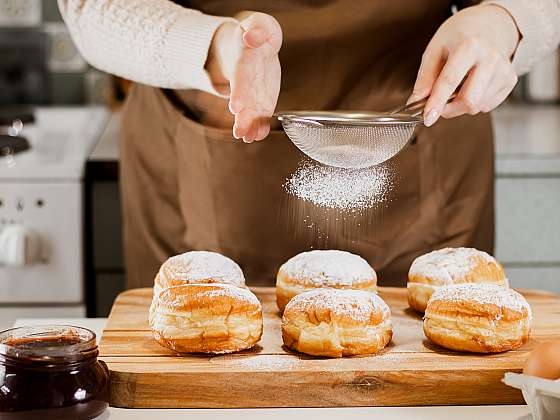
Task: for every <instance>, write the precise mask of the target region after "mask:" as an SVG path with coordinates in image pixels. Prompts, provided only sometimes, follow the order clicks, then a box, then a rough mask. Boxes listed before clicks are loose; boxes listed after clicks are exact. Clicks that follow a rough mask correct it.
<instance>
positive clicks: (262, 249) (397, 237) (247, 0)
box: [121, 0, 494, 287]
mask: <svg viewBox="0 0 560 420" xmlns="http://www.w3.org/2000/svg"><path fill="white" fill-rule="evenodd" d="M450 3H451V2H450V1H446V0H423V1H414V2H411V1H409V0H391V1H386V0H364V1H352V2H350V1H346V0H284V1H280V0H276V1H267V2H262V1H257V0H235V1H226V0H215V1H209V0H195V1H191V2H189V7H193V8H196V9H199V10H201V11H203V12H204V13H208V14H213V15H227V16H233V15H235V14H236V13H238V12H239V11H242V10H256V11H262V12H265V13H269V14H271V15H273V16H275V17H276V18H277V19H278V21H279V22H280V24H281V26H282V28H283V32H284V43H283V46H282V50H281V53H280V61H281V64H282V88H281V94H280V98H279V102H278V107H277V109H279V110H285V109H318V110H320V109H355V110H380V109H388V108H391V107H392V106H395V105H397V104H401V103H403V102H404V101H405V100H406V98H407V96H408V94H409V93H410V91H411V89H412V86H413V83H414V79H415V76H416V72H417V69H418V66H419V63H420V58H421V55H422V52H423V51H424V48H425V46H426V45H427V43H428V41H429V39H430V38H431V36H432V35H433V33H434V32H435V30H436V29H437V28H438V26H439V25H440V24H441V23H442V22H443V21H444V20H445V19H446V18H447V17H448V16H449V14H450V6H451V4H450ZM231 121H232V119H231V115H230V114H229V112H228V111H227V101H226V100H224V99H222V98H218V97H215V96H212V95H210V94H207V93H204V92H199V91H193V90H189V91H176V92H166V91H163V90H161V89H157V88H153V87H148V86H143V85H135V87H134V88H133V90H132V92H131V94H130V96H129V97H128V99H127V103H126V106H125V112H124V119H123V128H122V161H121V180H122V181H121V188H122V194H123V211H124V223H125V225H124V239H125V256H126V268H127V284H128V287H139V286H146V285H151V284H152V282H153V277H154V275H155V273H156V271H157V269H158V267H159V265H160V264H161V263H162V262H163V261H164V260H165V259H166V258H167V257H168V256H170V255H173V254H177V253H180V252H184V251H186V250H192V249H204V250H213V251H217V252H220V253H223V254H225V255H227V256H229V257H231V258H233V259H234V260H235V261H237V262H238V263H239V264H240V265H241V267H242V269H243V271H244V273H245V275H246V277H247V280H248V282H249V283H253V284H273V282H274V278H275V275H276V271H277V269H278V267H279V265H280V264H282V263H283V262H284V261H285V260H286V259H287V258H289V257H291V256H292V255H295V254H297V253H299V252H302V251H305V250H308V249H309V248H310V246H311V245H312V244H310V243H309V241H308V240H306V239H304V238H303V236H301V235H299V236H298V235H297V234H295V233H294V229H293V225H294V223H301V221H298V220H294V217H293V214H292V215H290V214H289V211H287V210H286V207H285V206H284V205H283V203H285V202H286V193H285V191H284V189H283V186H282V185H283V183H284V182H285V179H286V178H287V177H288V176H289V175H290V174H291V173H292V172H293V171H294V170H295V169H296V167H297V165H298V162H300V160H301V158H302V156H301V154H300V152H299V151H298V150H297V148H296V147H295V146H294V145H293V144H292V143H291V142H290V141H289V140H288V139H287V137H286V136H285V135H284V133H283V132H282V131H281V130H278V129H275V130H273V131H272V132H271V134H270V136H269V137H268V138H267V139H266V140H264V141H262V142H258V143H254V144H250V145H247V144H244V143H242V142H240V141H235V140H233V138H232V135H231ZM493 162H494V155H493V144H492V132H491V125H490V119H489V116H487V115H480V116H476V117H471V116H465V117H460V118H456V119H453V120H442V121H440V122H438V123H437V124H436V125H435V126H433V127H431V128H430V129H425V128H422V129H420V130H419V131H418V133H417V135H416V137H415V138H414V139H413V141H412V142H411V144H410V145H409V146H408V147H406V148H405V149H404V150H403V151H402V152H401V153H400V154H398V155H397V156H396V157H395V158H393V159H391V161H390V163H389V164H390V165H391V167H392V168H393V169H394V170H395V172H396V173H397V174H398V178H399V181H398V183H396V185H395V187H394V189H393V191H392V193H391V194H392V197H391V198H392V199H391V200H390V201H389V202H388V203H387V204H385V205H384V207H383V217H382V218H381V220H382V222H381V223H378V224H377V225H376V227H375V230H374V231H373V232H372V231H371V230H367V231H366V230H364V232H363V234H361V235H359V236H358V237H353V238H347V237H344V235H336V237H332V235H331V237H330V238H329V241H328V243H327V244H324V245H326V246H328V247H329V248H334V249H336V248H340V249H347V250H349V251H351V252H355V253H358V254H360V255H362V256H363V257H364V258H366V259H367V260H368V261H369V262H370V263H371V264H372V266H373V267H374V268H375V269H376V271H378V273H379V279H380V284H382V285H403V284H405V282H406V273H407V271H408V268H409V266H410V263H411V261H412V259H413V258H415V257H416V256H418V255H419V254H422V253H424V252H427V251H429V250H431V249H434V248H439V247H443V246H473V247H476V248H479V249H483V250H486V251H488V252H492V248H493V233H494V226H493V169H494V168H493ZM308 210H309V209H308ZM316 210H317V214H316V215H315V217H320V215H321V209H316ZM366 213H367V212H366ZM360 217H364V218H367V217H371V215H369V216H368V215H367V214H365V215H363V216H358V219H359V218H360ZM352 223H359V220H354V221H353V222H352Z"/></svg>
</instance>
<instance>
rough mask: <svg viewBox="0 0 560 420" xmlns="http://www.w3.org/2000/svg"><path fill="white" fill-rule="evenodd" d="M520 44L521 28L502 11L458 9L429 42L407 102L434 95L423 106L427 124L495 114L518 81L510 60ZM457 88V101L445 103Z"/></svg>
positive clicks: (497, 8)
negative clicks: (459, 117) (458, 117)
mask: <svg viewBox="0 0 560 420" xmlns="http://www.w3.org/2000/svg"><path fill="white" fill-rule="evenodd" d="M518 42H519V32H518V29H517V26H516V24H515V22H514V20H513V18H512V17H511V16H510V14H509V13H508V12H507V11H506V10H505V9H503V8H502V7H500V6H495V5H481V6H474V7H469V8H466V9H464V10H462V11H460V12H459V13H457V14H455V15H453V16H452V17H450V18H449V19H447V21H445V22H444V23H443V25H441V26H440V28H439V29H438V30H437V32H436V33H435V35H434V36H433V38H432V40H431V41H430V43H429V44H428V47H427V48H426V51H425V52H424V55H423V56H422V64H421V65H420V70H419V72H418V76H417V79H416V83H415V85H414V91H413V93H412V96H411V97H410V99H409V103H410V102H414V101H416V100H419V99H423V98H425V97H427V96H429V97H430V98H429V100H428V102H427V103H426V106H425V108H424V123H425V125H426V126H430V125H432V124H434V123H435V122H436V121H437V120H438V118H439V117H440V116H441V117H444V118H453V117H457V116H459V115H463V114H471V115H474V114H477V113H479V112H489V111H491V110H492V109H494V108H495V107H497V106H498V105H499V104H501V103H502V102H503V101H504V100H505V99H506V98H507V96H508V95H509V93H510V92H511V91H512V89H513V88H514V86H515V84H516V83H517V75H516V74H515V71H514V69H513V66H512V64H511V62H510V57H511V56H512V54H513V53H514V52H515V49H516V47H517V43H518ZM461 83H462V85H461ZM460 85H461V87H460V88H459V86H460ZM458 88H459V90H458V92H457V97H456V98H455V99H454V100H453V101H452V102H450V103H448V104H446V103H447V101H448V99H449V97H450V96H451V95H452V94H453V93H454V92H455V91H456V90H457V89H458Z"/></svg>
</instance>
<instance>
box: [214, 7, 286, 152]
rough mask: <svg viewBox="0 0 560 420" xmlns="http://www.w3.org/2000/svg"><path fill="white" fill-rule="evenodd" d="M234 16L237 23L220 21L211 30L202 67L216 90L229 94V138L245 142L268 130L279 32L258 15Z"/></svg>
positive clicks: (277, 75) (273, 104) (276, 79)
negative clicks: (213, 29) (214, 30)
mask: <svg viewBox="0 0 560 420" xmlns="http://www.w3.org/2000/svg"><path fill="white" fill-rule="evenodd" d="M236 17H237V18H238V20H239V21H240V23H239V24H237V25H236V24H235V23H225V24H223V25H221V26H220V27H219V28H218V30H217V31H216V33H215V35H214V39H213V41H212V45H211V47H210V51H209V55H208V60H207V63H206V68H207V70H208V72H209V74H210V77H211V79H212V81H213V82H214V85H215V86H216V88H217V90H218V91H220V93H224V94H229V110H230V111H231V113H232V114H233V115H234V116H235V123H234V125H233V136H234V137H235V138H236V139H239V138H242V139H243V141H244V142H246V143H251V142H253V141H254V140H262V139H264V138H265V137H266V136H267V135H268V133H269V132H270V123H269V119H270V117H271V116H272V114H273V112H274V109H275V107H276V101H277V100H278V94H279V92H280V61H279V60H278V51H279V50H280V46H281V45H282V29H281V28H280V25H279V23H278V21H276V19H274V18H273V17H272V16H269V15H266V14H264V13H256V12H243V13H241V14H240V15H238V16H236Z"/></svg>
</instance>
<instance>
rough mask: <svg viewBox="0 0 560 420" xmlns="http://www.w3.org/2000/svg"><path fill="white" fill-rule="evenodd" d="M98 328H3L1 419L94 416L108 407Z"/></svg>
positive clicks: (0, 348)
mask: <svg viewBox="0 0 560 420" xmlns="http://www.w3.org/2000/svg"><path fill="white" fill-rule="evenodd" d="M97 354H98V350H97V344H96V341H95V333H93V331H90V330H88V329H86V328H80V327H73V326H67V325H44V326H43V325H42V326H36V327H21V328H14V329H11V330H6V331H3V332H1V333H0V419H2V420H4V419H5V420H35V419H41V420H49V419H57V420H63V419H73V420H82V419H92V418H94V417H96V416H98V415H100V414H101V413H103V411H105V409H106V408H107V406H108V397H109V371H108V369H107V366H106V365H105V364H104V363H103V362H101V361H98V360H97Z"/></svg>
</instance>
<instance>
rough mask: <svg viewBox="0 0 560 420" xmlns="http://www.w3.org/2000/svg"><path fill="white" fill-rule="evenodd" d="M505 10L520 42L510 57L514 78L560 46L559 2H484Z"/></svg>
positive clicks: (517, 0)
mask: <svg viewBox="0 0 560 420" xmlns="http://www.w3.org/2000/svg"><path fill="white" fill-rule="evenodd" d="M484 3H485V4H496V5H498V6H501V7H503V8H504V9H506V10H507V11H508V12H509V14H510V15H511V16H512V17H513V20H514V21H515V23H516V24H517V28H518V29H519V32H520V34H521V40H520V41H519V45H518V46H517V50H516V51H515V53H514V55H513V66H514V67H515V70H516V72H517V74H520V75H521V74H523V73H526V72H528V71H529V70H530V69H531V67H532V66H533V65H534V64H535V63H536V62H537V61H539V60H541V59H542V58H543V57H545V56H546V55H547V54H549V53H551V52H552V51H554V49H556V48H558V45H559V44H560V0H485V1H484Z"/></svg>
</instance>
